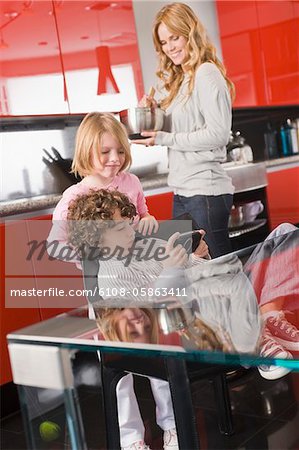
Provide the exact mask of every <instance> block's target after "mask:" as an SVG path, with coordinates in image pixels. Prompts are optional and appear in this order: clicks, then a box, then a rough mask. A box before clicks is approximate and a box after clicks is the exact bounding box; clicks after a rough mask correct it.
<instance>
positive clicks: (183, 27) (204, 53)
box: [153, 3, 235, 109]
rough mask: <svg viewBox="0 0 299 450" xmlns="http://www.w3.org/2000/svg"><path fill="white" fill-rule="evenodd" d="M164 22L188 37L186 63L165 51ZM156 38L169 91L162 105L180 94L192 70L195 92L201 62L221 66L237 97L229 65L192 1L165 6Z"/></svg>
mask: <svg viewBox="0 0 299 450" xmlns="http://www.w3.org/2000/svg"><path fill="white" fill-rule="evenodd" d="M161 23H163V24H164V25H165V26H166V27H167V28H168V30H169V31H170V32H171V33H174V34H175V35H176V36H183V37H185V38H186V40H187V44H186V48H187V53H188V59H187V60H186V61H185V62H184V64H183V66H181V65H178V66H176V65H175V64H173V62H172V61H171V59H170V58H168V56H166V54H165V53H164V52H163V50H162V45H161V43H160V39H159V35H158V29H159V26H160V25H161ZM153 41H154V45H155V49H156V52H157V53H158V56H159V60H160V64H159V68H158V71H157V72H156V75H157V76H158V78H159V79H160V80H161V81H162V83H163V87H164V88H165V89H166V91H167V92H168V93H169V95H168V96H167V97H166V98H165V99H163V100H162V102H161V107H162V108H164V109H165V108H167V107H168V106H169V105H170V104H171V103H172V101H173V99H174V98H175V97H176V95H177V93H178V91H179V88H180V86H181V84H182V81H183V79H184V74H185V73H188V74H189V76H190V81H189V86H188V95H190V94H191V92H192V90H193V87H194V80H195V72H196V70H197V68H198V67H199V66H200V64H202V63H204V62H211V63H213V64H215V65H216V66H217V67H218V69H219V70H220V72H221V74H222V75H223V77H224V79H225V81H226V83H227V86H228V88H229V91H230V95H231V98H232V100H233V99H234V97H235V88H234V84H233V83H232V81H231V80H230V79H229V78H228V77H227V76H226V70H225V67H224V65H223V64H222V62H221V61H220V60H219V59H218V57H217V56H216V48H215V47H214V45H213V44H212V43H211V41H210V40H209V38H208V36H207V33H206V30H205V28H204V26H203V25H202V23H201V22H200V21H199V19H198V17H197V16H196V15H195V13H194V11H193V10H192V9H191V8H190V7H189V6H188V5H185V4H184V3H171V4H170V5H166V6H164V7H163V8H162V9H161V10H160V11H159V12H158V14H157V15H156V18H155V21H154V25H153Z"/></svg>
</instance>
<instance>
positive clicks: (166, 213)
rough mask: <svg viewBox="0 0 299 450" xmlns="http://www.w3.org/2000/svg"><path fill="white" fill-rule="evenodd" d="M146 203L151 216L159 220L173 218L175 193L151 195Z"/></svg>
mask: <svg viewBox="0 0 299 450" xmlns="http://www.w3.org/2000/svg"><path fill="white" fill-rule="evenodd" d="M146 203H147V206H148V209H149V212H150V214H152V215H153V216H155V217H156V219H157V220H169V219H171V218H172V205H173V192H165V193H164V194H157V195H150V196H148V197H146Z"/></svg>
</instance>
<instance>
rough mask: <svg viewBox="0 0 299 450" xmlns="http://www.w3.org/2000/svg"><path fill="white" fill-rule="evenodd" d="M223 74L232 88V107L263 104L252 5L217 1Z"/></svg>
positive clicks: (255, 11)
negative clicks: (234, 91)
mask: <svg viewBox="0 0 299 450" xmlns="http://www.w3.org/2000/svg"><path fill="white" fill-rule="evenodd" d="M216 5H217V13H218V22H219V29H220V36H221V46H222V54H223V60H224V64H225V66H226V68H227V74H228V76H229V78H230V79H231V80H232V81H233V83H234V84H235V88H236V98H235V101H234V106H235V107H238V106H255V105H260V104H265V101H266V99H265V86H264V80H263V77H261V73H262V72H263V66H262V59H261V50H260V41H259V32H258V16H257V10H256V5H255V2H254V1H225V2H224V1H221V0H220V1H217V3H216Z"/></svg>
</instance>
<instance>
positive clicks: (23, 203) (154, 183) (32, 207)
mask: <svg viewBox="0 0 299 450" xmlns="http://www.w3.org/2000/svg"><path fill="white" fill-rule="evenodd" d="M292 163H297V164H298V163H299V155H298V156H297V155H296V156H290V157H285V158H279V159H275V160H270V161H265V162H259V163H250V164H243V165H241V164H235V163H224V164H223V167H224V169H225V170H227V171H228V172H229V173H230V175H231V176H232V178H233V179H234V177H235V176H236V175H237V180H238V182H239V181H240V180H242V183H243V182H244V175H245V174H247V173H249V171H250V170H251V172H253V171H252V169H253V168H254V172H256V171H260V172H262V171H263V170H264V169H265V168H267V171H268V170H269V169H270V168H271V169H272V168H274V167H275V168H277V170H279V169H280V167H281V168H282V169H283V168H286V167H287V165H289V164H292ZM292 165H293V164H292ZM295 165H296V164H295ZM245 171H246V172H245ZM245 178H246V177H245ZM141 184H142V187H143V190H144V191H145V195H154V194H159V193H161V191H164V192H166V191H170V188H168V187H167V173H162V174H153V175H147V176H146V177H143V178H141ZM265 185H266V182H265V180H264V181H263V180H262V184H261V186H265ZM261 186H259V185H257V186H256V187H261ZM256 187H255V188H256ZM246 189H248V186H246V183H245V185H244V186H242V189H241V191H244V190H246ZM251 189H252V188H251ZM249 190H250V187H249ZM241 191H238V192H241ZM60 198H61V194H49V195H41V196H36V197H30V198H22V199H18V200H8V201H5V202H1V203H0V217H3V218H5V217H8V216H12V215H19V214H22V215H23V214H24V213H26V214H28V213H31V212H34V211H42V214H41V215H44V214H50V213H51V212H52V209H53V208H54V207H55V206H56V204H57V203H58V201H59V200H60Z"/></svg>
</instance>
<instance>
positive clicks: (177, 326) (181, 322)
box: [157, 303, 195, 334]
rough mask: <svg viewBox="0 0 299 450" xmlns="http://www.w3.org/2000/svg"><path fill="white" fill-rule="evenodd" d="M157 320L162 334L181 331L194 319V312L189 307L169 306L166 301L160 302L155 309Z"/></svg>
mask: <svg viewBox="0 0 299 450" xmlns="http://www.w3.org/2000/svg"><path fill="white" fill-rule="evenodd" d="M157 313H158V322H159V325H160V328H161V330H162V332H163V334H170V333H173V332H175V331H181V330H183V329H185V328H186V327H188V326H189V325H190V324H191V323H192V322H194V320H195V313H194V311H193V309H192V308H191V307H186V308H177V307H174V308H172V307H169V304H168V303H162V304H161V305H159V308H158V309H157Z"/></svg>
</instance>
